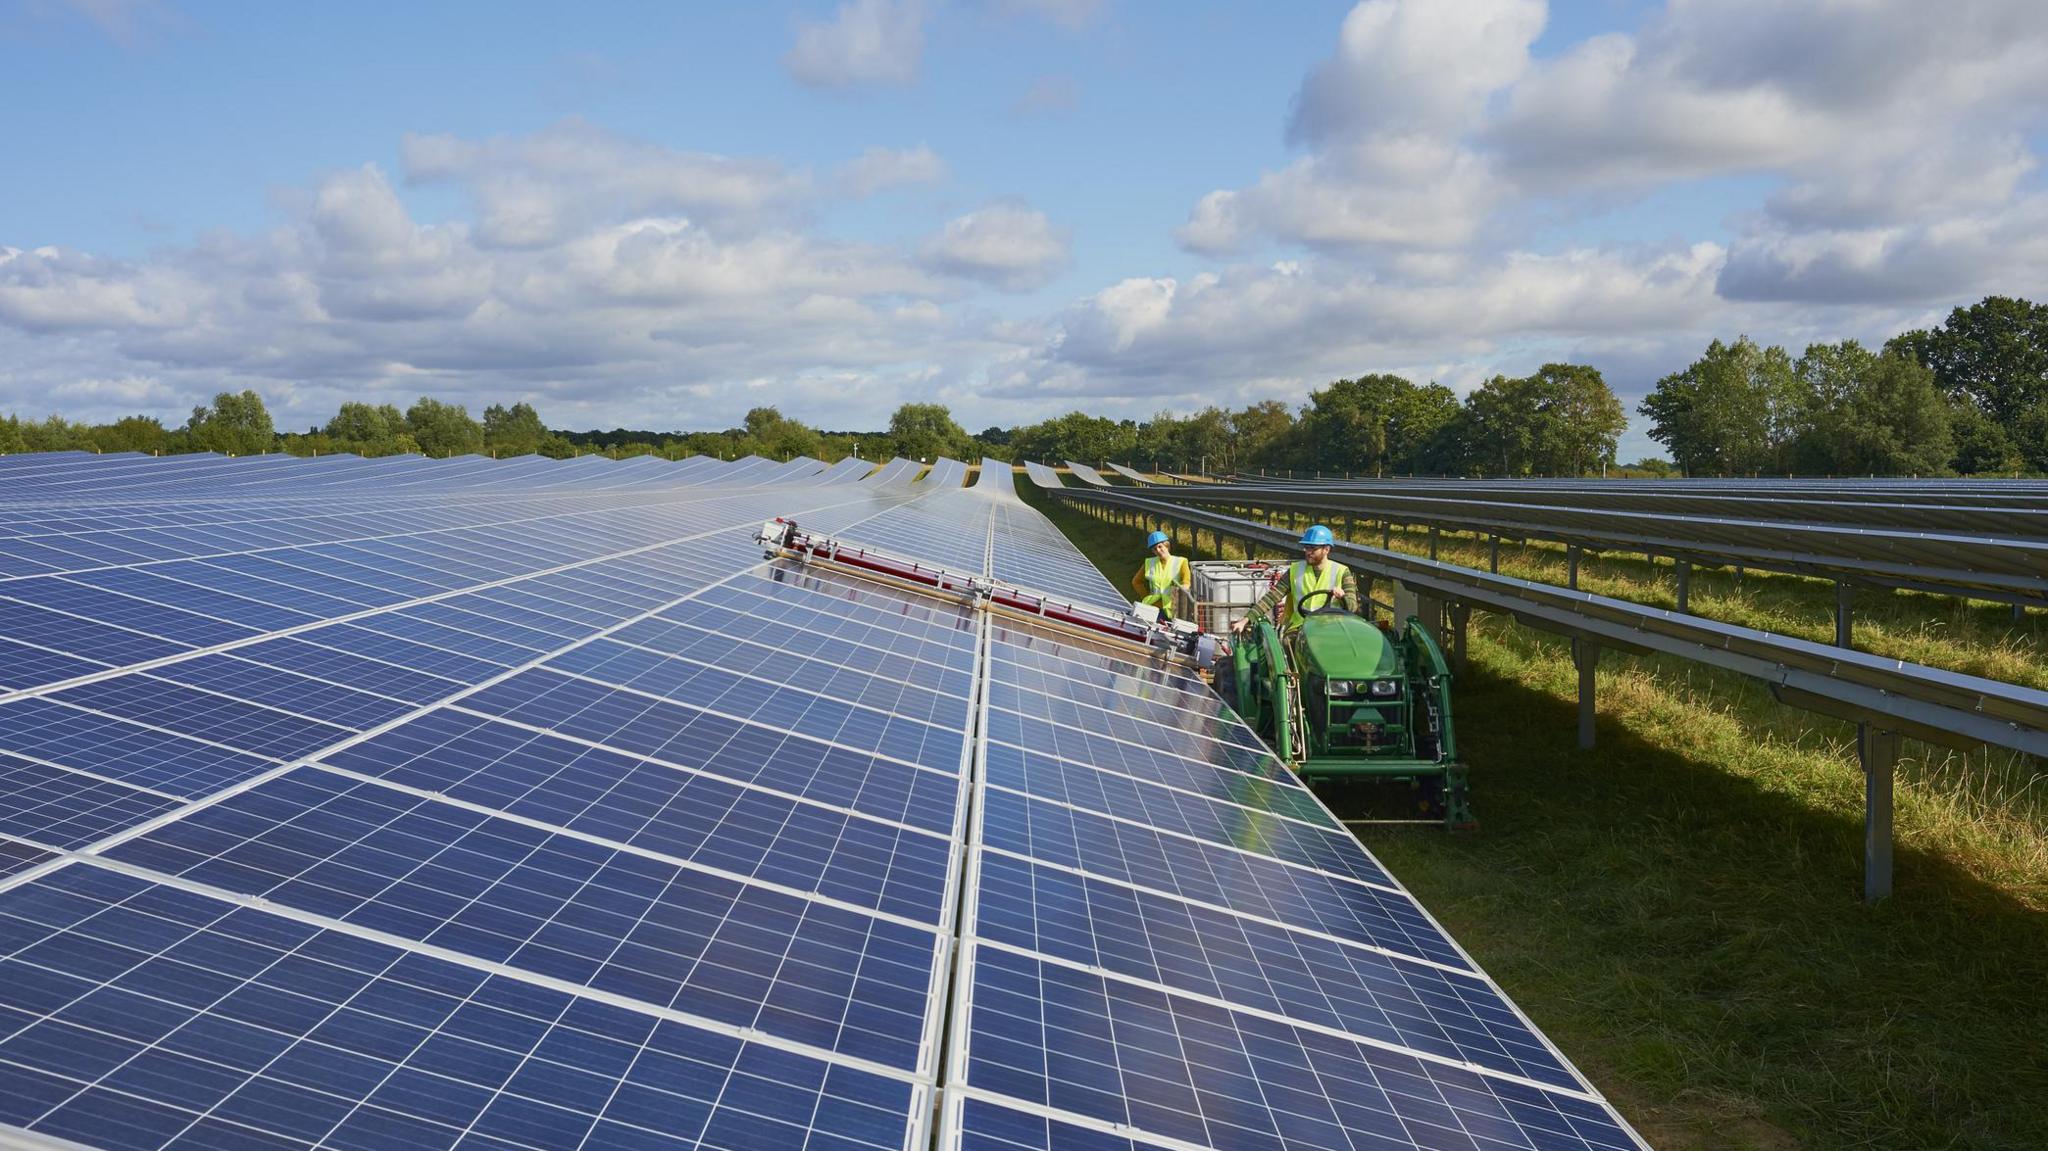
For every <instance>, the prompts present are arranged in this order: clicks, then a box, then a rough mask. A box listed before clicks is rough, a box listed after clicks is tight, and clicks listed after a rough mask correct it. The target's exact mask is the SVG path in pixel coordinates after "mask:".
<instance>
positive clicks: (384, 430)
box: [325, 400, 412, 456]
mask: <svg viewBox="0 0 2048 1151" xmlns="http://www.w3.org/2000/svg"><path fill="white" fill-rule="evenodd" d="M325 430H326V433H327V437H328V438H329V439H331V440H333V441H334V442H335V443H336V444H337V445H339V446H338V448H337V450H340V451H350V452H355V453H356V454H357V455H364V456H389V455H395V454H397V453H398V450H399V447H398V437H400V436H402V435H406V434H408V433H410V432H411V431H412V429H411V427H410V426H408V425H407V424H406V422H405V413H403V412H401V411H399V410H398V408H397V407H396V406H395V405H392V404H378V405H374V406H373V405H370V404H365V403H361V402H358V401H354V400H351V401H349V402H347V403H344V404H342V405H341V409H340V410H339V411H337V412H335V413H334V418H333V419H331V420H328V421H327V427H326V429H325Z"/></svg>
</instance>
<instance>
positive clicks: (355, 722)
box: [0, 456, 1640, 1151]
mask: <svg viewBox="0 0 2048 1151" xmlns="http://www.w3.org/2000/svg"><path fill="white" fill-rule="evenodd" d="M946 463H951V462H950V461H944V462H942V466H943V465H944V464H946ZM918 470H919V468H918V466H917V465H913V464H910V463H909V462H908V461H899V463H898V464H896V465H890V466H889V467H886V468H883V469H881V470H880V471H876V472H874V473H873V474H868V468H867V466H865V465H862V466H860V467H859V468H844V467H831V468H828V467H826V466H824V465H822V464H819V463H817V462H816V461H794V462H792V463H790V464H778V463H776V462H774V461H767V460H741V461H734V462H731V463H724V462H720V461H709V460H689V461H683V462H681V463H669V462H667V461H660V460H634V461H608V460H591V459H585V460H573V461H561V462H553V461H539V460H533V459H524V460H511V461H504V462H494V461H487V460H478V459H473V458H471V459H462V460H453V461H427V460H421V459H417V458H407V459H398V460H359V459H355V458H353V457H337V458H331V459H321V460H305V461H296V460H285V459H280V458H274V457H273V458H260V459H257V460H248V459H242V460H231V459H220V458H194V457H183V458H177V459H169V460H150V459H143V458H136V457H126V458H123V457H79V456H28V457H9V458H0V632H4V635H5V636H6V642H7V644H8V645H9V646H8V650H7V652H6V653H5V654H6V655H7V657H8V658H7V659H5V660H4V662H0V667H4V669H5V677H6V678H5V679H4V681H0V1141H4V1138H5V1136H6V1132H7V1131H8V1130H9V1129H13V1130H15V1131H16V1132H17V1133H19V1132H23V1131H25V1132H28V1133H31V1134H32V1135H33V1136H34V1137H39V1138H43V1139H47V1140H54V1141H69V1142H70V1143H73V1144H78V1145H85V1146H94V1147H109V1148H115V1147H118V1148H158V1147H179V1148H199V1147H209V1148H228V1147H234V1148H259V1147H260V1148H288V1147H370V1148H388V1147H463V1148H514V1147H527V1148H553V1147H575V1146H587V1147H600V1146H602V1147H645V1148H688V1147H718V1148H756V1147H758V1148H771V1147H772V1148H781V1147H809V1148H818V1149H853V1148H887V1149H903V1148H922V1147H927V1146H932V1145H937V1146H942V1147H947V1148H972V1149H974V1151H993V1149H999V1148H1002V1149H1009V1148H1019V1147H1024V1148H1038V1149H1040V1151H1052V1149H1055V1148H1061V1149H1065V1148H1107V1147H1122V1148H1138V1147H1157V1148H1173V1147H1190V1146H1201V1147H1275V1148H1296V1147H1299V1148H1307V1147H1318V1148H1320V1147H1357V1148H1364V1147H1431V1148H1437V1147H1472V1148H1480V1147H1484V1148H1508V1147H1520V1148H1538V1147H1540V1148H1553V1147H1557V1148H1565V1147H1569V1148H1581V1147H1598V1148H1607V1147H1621V1148H1626V1147H1637V1146H1640V1144H1639V1143H1638V1142H1637V1141H1636V1140H1635V1138H1634V1137H1633V1135H1631V1134H1630V1133H1629V1132H1628V1130H1627V1128H1626V1127H1625V1125H1623V1124H1622V1123H1621V1122H1620V1120H1619V1119H1618V1118H1617V1117H1616V1116H1615V1114H1614V1112H1613V1111H1612V1109H1611V1108H1609V1107H1608V1106H1607V1105H1606V1104H1605V1103H1604V1102H1602V1101H1601V1099H1600V1097H1599V1096H1598V1095H1597V1093H1595V1092H1594V1091H1593V1090H1592V1088H1591V1087H1590V1086H1589V1085H1588V1084H1586V1083H1585V1081H1584V1080H1583V1079H1582V1078H1581V1077H1580V1076H1579V1075H1578V1074H1577V1073H1576V1072H1575V1071H1573V1070H1572V1069H1571V1067H1570V1066H1569V1065H1568V1064H1567V1063H1566V1062H1565V1061H1564V1060H1563V1059H1562V1058H1561V1057H1560V1056H1559V1055H1558V1054H1557V1052H1556V1051H1555V1050H1554V1049H1552V1048H1551V1046H1550V1045H1549V1044H1548V1043H1547V1042H1546V1041H1545V1040H1544V1039H1543V1038H1542V1037H1541V1036H1540V1035H1539V1034H1538V1033H1537V1032H1536V1031H1535V1030H1534V1028H1533V1027H1531V1026H1530V1025H1529V1023H1528V1022H1527V1020H1526V1019H1524V1018H1523V1017H1522V1016H1521V1015H1520V1014H1519V1012H1517V1011H1516V1010H1515V1008H1514V1007H1513V1005H1512V1004H1510V1003H1509V1002H1508V1001H1507V1000H1506V999H1505V998H1504V997H1502V996H1501V994H1500V992H1499V990H1498V988H1496V987H1495V986H1494V985H1493V984H1492V983H1491V982H1490V981H1489V980H1488V979H1486V977H1485V976H1484V975H1483V974H1482V973H1480V972H1479V971H1478V970H1477V969H1476V968H1475V967H1474V966H1473V965H1472V963H1471V961H1470V959H1469V958H1468V957H1467V956H1465V955H1464V953H1463V952H1462V951H1460V950H1459V949H1458V948H1457V946H1456V945H1455V943H1453V942H1452V941H1451V940H1449V939H1448V938H1447V937H1446V936H1445V935H1444V933H1443V932H1442V931H1441V929H1440V928H1438V927H1437V925H1436V924H1435V923H1434V922H1433V921H1432V920H1431V919H1430V917H1429V916H1428V914H1427V913H1426V912H1425V911H1423V910H1422V909H1421V908H1420V907H1419V906H1418V905H1417V904H1416V903H1415V901H1414V900H1413V899H1412V898H1410V897H1409V896H1408V895H1407V893H1406V892H1405V890H1403V889H1402V888H1401V887H1400V885H1399V884H1398V883H1397V882H1395V881H1394V880H1393V879H1392V878H1391V877H1390V876H1388V875H1387V874H1386V873H1385V871H1384V870H1383V869H1381V868H1380V866H1379V865H1378V863H1377V862H1376V861H1374V860H1373V859H1372V857H1371V856H1370V855H1369V854H1368V853H1366V852H1365V851H1364V850H1363V848H1361V847H1360V846H1359V845H1358V843H1357V842H1356V841H1355V840H1354V839H1352V838H1351V837H1350V836H1349V835H1348V834H1346V833H1345V832H1344V830H1343V828H1342V827H1341V826H1340V825H1339V824H1337V823H1336V822H1335V820H1334V819H1332V818H1331V817H1330V815H1329V813H1328V812H1327V811H1326V810H1325V809H1323V808H1322V806H1321V805H1320V804H1319V803H1317V802H1316V801H1315V799H1314V797H1313V796H1311V795H1310V794H1309V793H1308V792H1306V791H1305V790H1304V789H1302V788H1301V787H1300V786H1299V785H1298V784H1296V782H1295V781H1294V780H1293V779H1292V778H1291V776H1289V775H1288V773H1287V772H1286V771H1285V770H1284V769H1283V768H1282V767H1280V765H1279V764H1278V763H1277V762H1276V761H1275V760H1273V759H1272V757H1271V756H1270V755H1268V754H1267V753H1266V752H1265V751H1264V749H1263V748H1261V747H1260V746H1259V745H1258V742H1257V741H1256V739H1255V738H1253V737H1252V735H1251V733H1250V732H1249V731H1248V730H1247V729H1246V728H1245V727H1244V726H1243V725H1242V724H1241V723H1239V722H1238V721H1237V720H1236V719H1235V718H1234V717H1232V716H1231V715H1229V714H1228V713H1227V712H1226V711H1225V710H1224V709H1223V708H1222V706H1221V705H1220V704H1219V703H1218V702H1216V700H1215V699H1214V697H1213V696H1212V695H1211V694H1209V693H1208V691H1207V689H1206V687H1205V686H1204V685H1203V684H1202V683H1201V682H1200V681H1199V680H1198V679H1194V678H1192V677H1191V676H1189V675H1188V674H1187V673H1185V672H1183V671H1179V670H1175V669H1173V668H1171V667H1168V666H1165V665H1163V664H1160V663H1157V662H1156V661H1153V660H1150V659H1145V658H1142V657H1138V656H1134V655H1133V654H1132V653H1130V652H1127V651H1121V650H1118V649H1115V648H1113V647H1108V646H1104V645H1100V644H1096V643H1091V642H1089V641H1086V640H1079V639H1076V638H1074V637H1073V636H1071V635H1067V634H1059V633H1054V632H1052V631H1049V630H1047V629H1046V628H1044V627H1041V626H1039V625H1036V624H1033V623H1029V622H1018V621H1013V620H1007V619H999V618H996V617H994V616H991V615H990V614H989V613H986V612H979V611H976V610H973V609H972V608H971V607H969V606H967V605H963V604H960V603H956V602H952V601H949V600H942V599H938V598H934V597H929V596H924V595H920V594H917V593H914V592H909V591H904V590H897V589H892V588H888V587H884V586H881V585H879V584H876V583H873V582H870V581H866V580H861V579H857V578H854V577H852V576H849V575H844V574H837V573H834V572H830V571H825V570H821V569H819V568H818V567H816V566H797V565H793V564H790V563H787V562H783V561H776V562H772V563H768V562H762V561H761V560H760V555H759V552H758V550H757V549H755V548H754V547H753V546H752V545H750V544H749V542H748V539H749V536H750V534H751V530H750V529H751V528H752V527H753V526H754V525H756V524H757V523H758V522H759V521H760V520H761V519H762V518H764V517H765V516H766V515H770V514H780V515H785V516H792V517H795V518H797V519H798V520H799V521H800V522H801V523H802V524H803V525H804V526H805V527H807V528H810V529H814V530H822V531H827V532H833V533H838V534H841V535H842V536H843V537H845V538H848V539H853V540H857V541H859V542H862V543H866V544H870V545H872V546H876V547H882V548H887V549H892V550H896V551H900V552H903V553H905V554H908V555H913V556H916V557H918V558H921V559H927V560H931V561H933V562H938V563H944V564H947V565H951V566H955V567H959V568H963V569H967V570H973V571H979V572H988V573H992V574H994V575H996V576H998V577H1001V578H1005V579H1009V580H1013V581H1015V582H1019V583H1024V584H1028V585H1030V586H1033V587H1038V588H1043V589H1045V590H1050V591H1054V592H1056V593H1058V594H1061V595H1065V596H1067V597H1069V598H1072V599H1075V600H1078V601H1082V602H1088V603H1094V604H1099V605H1102V606H1116V605H1119V604H1121V603H1122V602H1123V601H1122V598H1121V597H1120V596H1119V594H1118V593H1117V592H1116V590H1115V589H1114V588H1112V587H1111V586H1110V585H1109V584H1108V582H1107V581H1105V580H1103V579H1102V577H1101V576H1100V575H1099V574H1098V573H1096V572H1095V571H1094V569H1093V568H1092V567H1090V566H1088V565H1087V564H1086V562H1085V561H1083V560H1082V559H1081V557H1080V556H1079V554H1078V553H1077V552H1075V551H1074V549H1073V548H1072V547H1071V545H1069V544H1067V542H1066V541H1065V540H1064V539H1063V538H1062V537H1061V536H1060V535H1059V533H1058V532H1057V531H1056V530H1055V529H1054V528H1052V526H1051V525H1050V524H1049V523H1048V522H1047V521H1045V520H1044V519H1043V518H1042V517H1039V516H1038V515H1037V514H1036V513H1034V512H1032V511H1031V510H1030V509H1028V508H1027V507H1025V506H1024V505H1023V504H1021V503H1020V502H1018V501H1017V500H1016V499H1015V498H1014V495H1013V494H1012V492H1011V488H1010V471H1009V469H1008V468H1007V466H1001V465H996V466H988V465H985V466H984V467H983V469H982V472H981V476H980V479H979V480H978V481H977V483H976V485H975V486H974V487H973V488H970V489H963V488H960V487H959V486H957V485H958V483H959V481H960V478H961V475H962V474H963V473H964V471H965V468H964V466H963V465H958V464H953V465H952V466H951V467H948V468H946V469H945V472H944V473H943V474H942V473H941V472H940V471H939V470H938V469H937V468H935V469H934V471H933V473H932V475H931V476H930V477H928V478H927V479H926V481H925V482H923V483H920V484H917V485H914V486H913V485H911V484H910V483H909V482H908V481H909V480H910V479H911V478H912V477H914V476H915V475H916V474H917V471H918ZM948 476H950V477H951V479H950V482H948V480H947V477H948ZM855 481H860V482H855Z"/></svg>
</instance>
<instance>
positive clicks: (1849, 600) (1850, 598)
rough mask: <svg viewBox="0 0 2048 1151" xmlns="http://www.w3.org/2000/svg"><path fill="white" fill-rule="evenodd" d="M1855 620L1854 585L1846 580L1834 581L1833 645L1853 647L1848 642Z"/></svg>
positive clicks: (1853, 645) (1852, 644)
mask: <svg viewBox="0 0 2048 1151" xmlns="http://www.w3.org/2000/svg"><path fill="white" fill-rule="evenodd" d="M1855 622H1856V585H1855V584H1852V583H1850V582H1849V581H1848V580H1836V581H1835V646H1836V647H1855V646H1856V645H1855V644H1854V643H1852V642H1850V631H1851V629H1852V628H1853V627H1854V626H1855Z"/></svg>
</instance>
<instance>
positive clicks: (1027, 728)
mask: <svg viewBox="0 0 2048 1151" xmlns="http://www.w3.org/2000/svg"><path fill="white" fill-rule="evenodd" d="M987 731H988V733H989V738H990V739H995V740H1000V741H1002V742H1004V743H1008V744H1011V745H1013V746H1016V747H1028V748H1034V749H1037V750H1042V751H1045V752H1046V753H1048V754H1051V755H1056V756H1058V757H1060V758H1061V759H1065V760H1068V761H1069V762H1073V763H1085V764H1090V765H1093V766H1097V767H1101V768H1104V769H1106V770H1109V771H1114V772H1116V773H1118V774H1120V775H1128V776H1133V777H1135V778H1138V779H1157V778H1161V777H1162V775H1163V774H1164V773H1170V772H1172V771H1174V770H1176V768H1177V767H1179V766H1180V765H1181V764H1184V763H1186V762H1188V761H1190V760H1192V761H1193V762H1197V763H1203V764H1207V765H1209V766H1211V767H1215V768H1218V769H1227V770H1229V771H1232V772H1235V773H1238V774H1242V775H1251V776H1259V777H1262V778H1267V779H1273V780H1282V781H1284V778H1285V775H1286V774H1287V768H1286V767H1285V766H1284V765H1282V764H1280V763H1279V761H1278V760H1276V759H1274V758H1273V756H1272V755H1271V754H1270V753H1265V752H1259V751H1255V750H1253V749H1251V748H1247V747H1240V746H1238V745H1235V744H1218V745H1215V746H1214V747H1212V748H1210V749H1207V751H1206V754H1204V755H1202V756H1200V757H1192V756H1187V755H1182V754H1180V753H1177V752H1174V751H1171V750H1163V751H1155V750H1154V749H1153V748H1152V747H1151V746H1150V745H1149V744H1146V743H1144V742H1143V741H1140V740H1132V739H1118V738H1117V737H1115V736H1111V735H1098V734H1096V733H1094V732H1092V731H1084V730H1082V729H1081V728H1078V727H1070V726H1066V725H1062V724H1056V723H1050V722H1047V721H1046V720H1042V719H1033V718H1032V717H1030V716H1026V715H1018V714H1017V713H1016V712H1012V711H997V710H995V709H994V708H990V709H989V714H988V720H987Z"/></svg>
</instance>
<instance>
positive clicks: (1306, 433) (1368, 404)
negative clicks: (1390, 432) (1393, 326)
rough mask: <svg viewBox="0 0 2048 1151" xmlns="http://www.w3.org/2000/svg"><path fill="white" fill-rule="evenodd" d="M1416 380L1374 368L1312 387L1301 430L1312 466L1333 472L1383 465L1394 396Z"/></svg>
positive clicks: (1373, 469)
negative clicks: (1353, 377) (1362, 374)
mask: <svg viewBox="0 0 2048 1151" xmlns="http://www.w3.org/2000/svg"><path fill="white" fill-rule="evenodd" d="M1414 386H1415V385H1414V384H1411V383H1409V382H1408V381H1407V380H1405V379H1403V378H1401V377H1400V376H1391V375H1385V374H1374V375H1366V376H1360V377H1358V378H1357V379H1353V380H1333V381H1331V382H1330V383H1328V384H1326V385H1324V386H1323V387H1320V388H1317V389H1316V390H1315V391H1313V392H1310V393H1309V394H1308V406H1307V407H1306V408H1304V409H1303V410H1302V414H1301V425H1302V426H1301V433H1302V438H1303V440H1304V441H1306V443H1307V446H1308V450H1309V451H1310V453H1311V454H1312V459H1313V464H1312V466H1313V467H1315V468H1317V469H1318V470H1328V471H1333V472H1380V471H1384V470H1385V468H1386V462H1387V426H1388V424H1390V423H1391V422H1392V420H1393V409H1394V396H1395V394H1396V393H1397V392H1398V391H1400V390H1401V389H1404V388H1413V387H1414Z"/></svg>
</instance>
